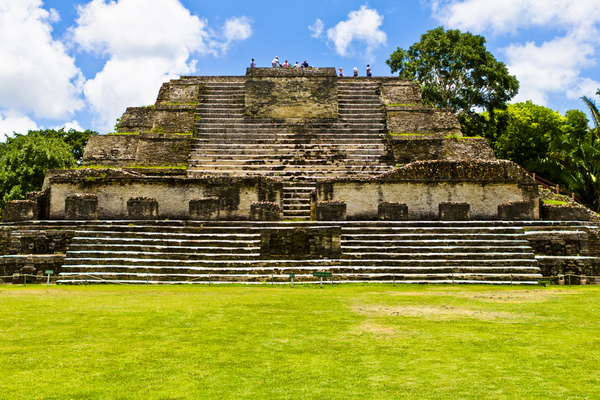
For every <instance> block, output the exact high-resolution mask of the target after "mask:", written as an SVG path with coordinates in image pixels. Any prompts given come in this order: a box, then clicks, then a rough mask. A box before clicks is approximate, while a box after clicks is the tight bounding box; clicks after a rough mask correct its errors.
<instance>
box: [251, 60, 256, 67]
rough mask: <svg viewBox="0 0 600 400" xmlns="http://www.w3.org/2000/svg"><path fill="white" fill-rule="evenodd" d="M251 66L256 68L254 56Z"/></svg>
mask: <svg viewBox="0 0 600 400" xmlns="http://www.w3.org/2000/svg"><path fill="white" fill-rule="evenodd" d="M250 68H256V63H255V62H254V58H253V59H252V62H251V63H250Z"/></svg>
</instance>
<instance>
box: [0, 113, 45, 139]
mask: <svg viewBox="0 0 600 400" xmlns="http://www.w3.org/2000/svg"><path fill="white" fill-rule="evenodd" d="M37 129H39V128H38V126H37V124H36V123H35V122H34V121H32V120H31V118H29V117H28V116H26V115H24V114H20V113H18V112H11V111H8V112H7V111H5V112H2V113H1V114H0V141H2V142H3V141H4V139H5V137H4V135H6V136H10V137H12V136H13V133H14V132H16V133H22V134H26V133H27V132H28V131H30V130H37Z"/></svg>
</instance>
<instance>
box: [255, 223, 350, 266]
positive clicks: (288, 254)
mask: <svg viewBox="0 0 600 400" xmlns="http://www.w3.org/2000/svg"><path fill="white" fill-rule="evenodd" d="M341 236H342V229H341V228H340V227H339V226H327V227H310V228H304V227H302V228H273V229H263V230H262V231H261V233H260V255H261V257H263V258H275V259H283V260H302V259H307V258H340V257H341V254H342V250H341Z"/></svg>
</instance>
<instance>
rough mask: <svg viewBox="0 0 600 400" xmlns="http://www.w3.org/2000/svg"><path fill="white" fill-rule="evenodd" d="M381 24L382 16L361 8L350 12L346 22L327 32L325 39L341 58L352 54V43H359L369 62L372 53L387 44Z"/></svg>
mask: <svg viewBox="0 0 600 400" xmlns="http://www.w3.org/2000/svg"><path fill="white" fill-rule="evenodd" d="M382 24H383V16H381V15H379V13H378V12H377V10H373V9H370V8H368V7H367V6H361V7H360V10H358V11H352V12H350V13H349V14H348V19H347V20H346V21H341V22H339V23H338V24H337V25H336V26H334V27H333V28H331V29H329V30H327V38H328V39H329V41H330V42H331V43H333V45H334V47H335V50H336V52H337V53H338V54H339V55H341V56H351V55H352V54H353V50H352V42H355V41H356V42H359V43H361V44H362V45H364V47H365V49H364V52H365V58H366V59H367V60H369V59H372V57H373V52H374V51H375V50H376V49H377V48H379V47H380V46H384V45H385V44H386V42H387V35H386V34H385V32H383V31H382V30H381V29H380V27H381V25H382Z"/></svg>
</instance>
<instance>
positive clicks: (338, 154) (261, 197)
mask: <svg viewBox="0 0 600 400" xmlns="http://www.w3.org/2000/svg"><path fill="white" fill-rule="evenodd" d="M551 196H552V194H551V193H548V192H547V191H544V190H541V189H540V188H539V186H538V184H537V183H536V181H535V180H534V179H533V178H532V177H531V176H530V175H529V174H528V173H527V171H525V170H523V169H522V168H521V167H520V166H519V165H517V164H515V163H512V162H510V161H506V160H496V158H495V156H494V153H493V151H492V149H491V148H490V147H489V145H488V143H487V141H486V140H485V139H482V138H469V137H463V136H462V134H461V129H460V124H459V122H458V120H457V118H456V117H455V115H454V114H451V113H447V112H444V111H440V110H435V109H432V108H430V107H427V106H424V105H423V102H422V100H421V94H420V90H419V87H418V86H417V85H416V84H415V83H414V82H410V81H405V80H400V79H398V78H375V77H374V78H362V77H361V78H352V77H349V78H339V77H337V76H336V73H335V69H334V68H292V69H284V68H255V69H248V70H247V72H246V75H245V76H189V77H182V78H180V79H178V80H172V81H170V82H167V83H164V84H163V85H162V87H161V89H160V91H159V93H158V98H157V100H156V103H155V104H154V105H153V106H148V107H132V108H128V109H127V110H126V111H125V113H124V114H123V116H122V117H121V119H120V123H119V126H118V130H117V132H115V133H114V134H108V135H98V136H92V137H91V138H90V140H89V142H88V144H87V147H86V150H85V155H84V159H83V165H82V168H78V169H74V170H69V171H64V170H61V171H48V173H47V175H46V180H45V183H44V188H43V190H42V191H41V192H38V193H33V194H31V195H30V196H29V198H28V199H27V200H23V201H13V202H9V203H7V205H6V209H5V210H4V214H3V223H2V236H1V238H2V246H1V249H2V256H1V257H0V260H1V263H2V265H1V266H0V269H1V271H0V272H2V273H1V275H2V276H12V279H10V278H9V279H5V280H4V282H5V283H11V282H13V283H20V282H22V281H23V275H30V276H31V275H34V276H35V277H36V278H34V280H37V281H42V280H43V279H45V275H44V274H45V272H46V271H48V270H52V271H53V272H54V274H55V276H58V280H57V282H58V283H65V284H66V283H101V282H128V283H143V284H146V283H209V282H210V283H227V282H241V283H274V284H277V283H289V282H290V277H291V276H294V277H295V280H296V282H317V280H318V279H319V278H318V277H316V276H313V274H314V273H315V272H328V273H331V274H332V275H333V279H334V281H335V282H390V283H391V282H394V283H436V282H440V283H451V282H452V283H494V284H537V283H538V281H540V279H542V278H543V277H544V276H556V275H557V274H566V273H575V274H578V275H588V276H593V275H599V273H598V272H599V271H598V270H599V269H600V268H599V267H598V266H599V264H600V263H599V260H600V259H599V258H598V257H599V256H600V241H599V236H598V222H597V221H596V220H595V219H594V217H595V216H594V214H593V213H591V212H589V210H587V209H586V208H584V207H582V206H578V205H577V204H574V203H571V204H568V205H562V206H557V205H552V204H549V203H547V202H544V200H545V199H547V198H549V197H551ZM29 279H30V280H31V278H29ZM582 281H583V282H585V279H582ZM593 283H598V282H593Z"/></svg>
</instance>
